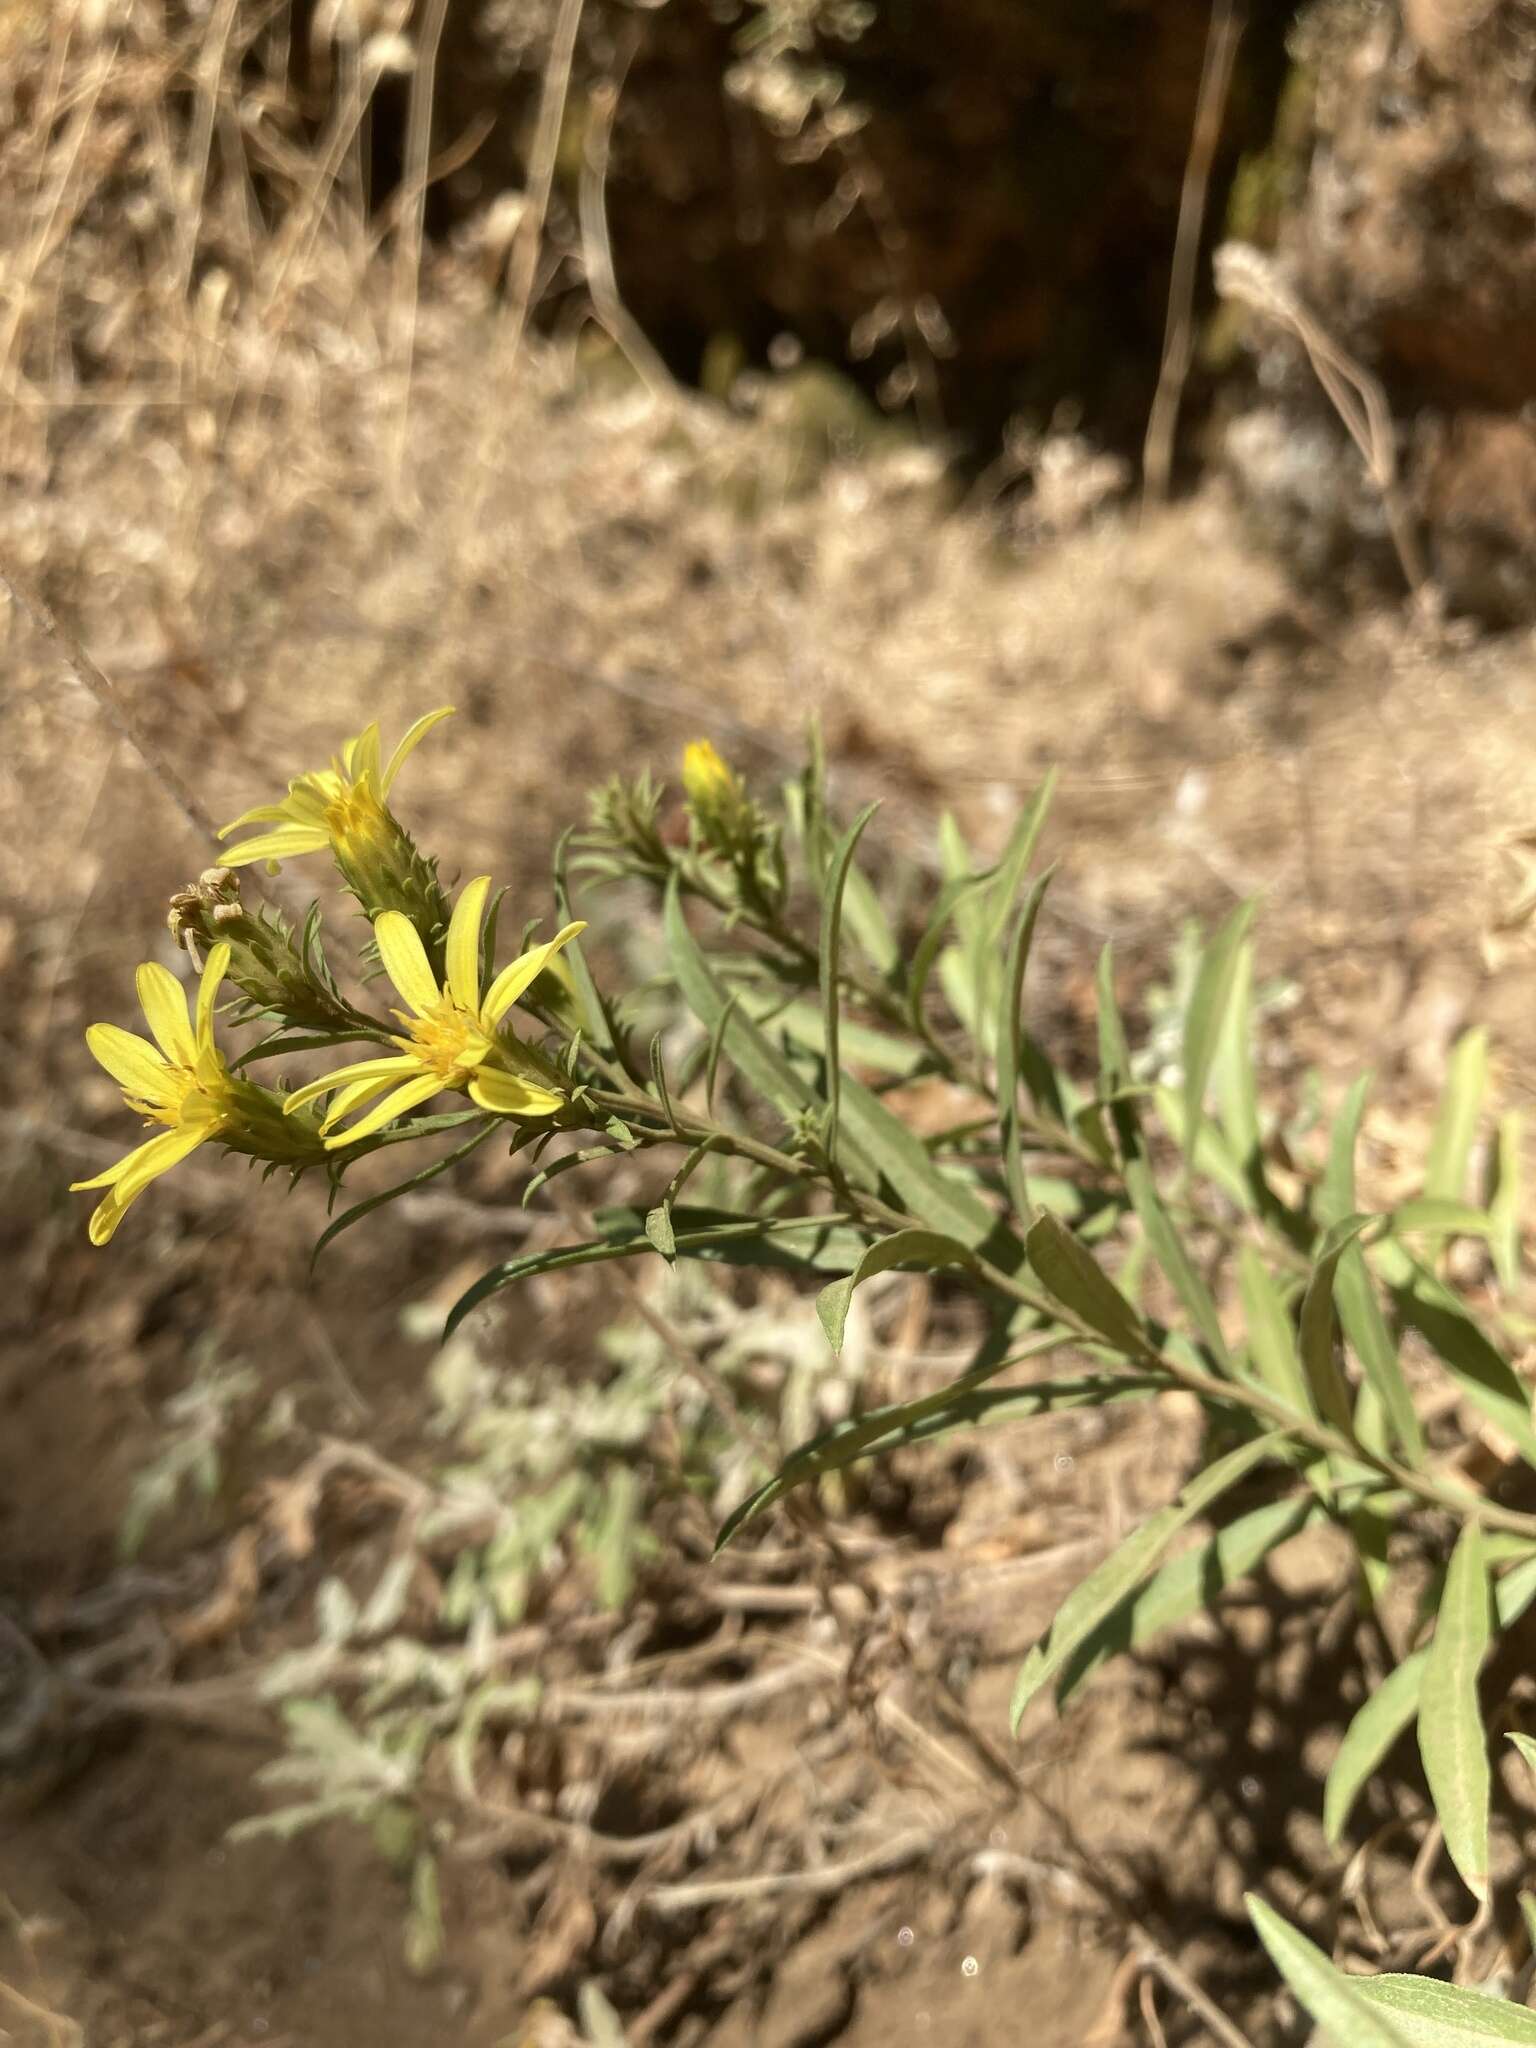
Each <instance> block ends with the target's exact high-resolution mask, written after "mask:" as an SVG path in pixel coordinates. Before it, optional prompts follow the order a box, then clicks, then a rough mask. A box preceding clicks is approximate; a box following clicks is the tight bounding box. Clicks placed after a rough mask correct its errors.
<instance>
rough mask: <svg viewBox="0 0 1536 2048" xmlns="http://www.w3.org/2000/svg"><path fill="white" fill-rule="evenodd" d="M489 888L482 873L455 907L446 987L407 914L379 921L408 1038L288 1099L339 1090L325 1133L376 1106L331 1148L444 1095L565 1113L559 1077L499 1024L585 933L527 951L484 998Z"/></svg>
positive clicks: (299, 1103) (510, 1112) (571, 929)
mask: <svg viewBox="0 0 1536 2048" xmlns="http://www.w3.org/2000/svg"><path fill="white" fill-rule="evenodd" d="M490 886H491V878H490V876H489V875H477V876H476V877H475V879H474V880H473V881H472V882H466V883H465V885H464V889H463V892H462V893H461V895H460V897H459V900H458V902H457V904H456V905H455V906H454V911H453V916H452V919H451V920H450V922H449V925H448V940H447V948H446V958H447V975H446V985H445V986H443V987H439V986H438V981H437V977H436V976H435V975H434V974H433V972H432V967H431V963H430V962H429V961H428V959H427V953H426V948H425V947H424V946H423V945H422V943H421V938H420V935H419V934H418V932H417V930H416V927H415V926H414V925H413V924H412V923H411V921H410V919H409V918H408V917H404V916H402V915H401V914H400V913H399V912H398V911H394V910H386V911H385V912H384V914H383V916H382V917H380V918H379V919H378V921H377V922H376V923H375V925H374V928H373V931H374V938H375V939H376V941H377V943H378V948H379V958H380V959H381V960H382V961H383V963H384V968H385V972H386V973H387V974H388V975H389V978H390V980H391V981H392V982H393V983H394V985H395V987H396V989H398V991H399V993H400V995H401V997H402V999H403V1000H404V1001H405V1003H406V1005H407V1008H406V1009H405V1010H396V1011H395V1013H394V1014H395V1015H396V1016H397V1017H398V1018H399V1020H400V1022H401V1023H402V1024H403V1025H404V1026H405V1031H404V1034H403V1035H402V1036H400V1037H398V1038H396V1040H395V1043H396V1045H398V1046H399V1047H400V1051H399V1053H398V1054H397V1055H389V1056H386V1057H384V1058H382V1059H374V1060H362V1061H360V1062H359V1063H358V1064H357V1065H356V1066H351V1067H343V1068H341V1069H340V1070H339V1071H338V1072H336V1073H334V1074H327V1075H326V1076H324V1078H323V1079H321V1080H318V1081H311V1082H309V1083H308V1084H307V1085H306V1086H305V1087H303V1088H296V1089H295V1090H294V1092H293V1094H292V1095H290V1096H289V1097H288V1098H287V1107H288V1109H289V1110H290V1111H292V1110H296V1109H300V1108H302V1107H303V1106H304V1104H305V1103H308V1102H313V1101H314V1100H315V1099H316V1097H317V1096H321V1095H329V1094H332V1093H333V1092H335V1093H336V1099H335V1101H334V1102H333V1103H332V1104H331V1106H330V1109H329V1111H328V1112H327V1114H326V1118H325V1121H324V1123H323V1124H322V1125H321V1127H320V1128H321V1130H322V1131H323V1132H327V1133H329V1132H331V1131H332V1129H333V1126H335V1125H336V1124H338V1123H340V1121H341V1119H342V1118H343V1117H346V1116H350V1115H351V1113H352V1111H353V1110H355V1109H361V1108H362V1107H363V1105H364V1103H372V1104H373V1107H372V1108H371V1109H369V1110H368V1112H367V1114H366V1115H365V1116H361V1117H359V1118H358V1120H357V1122H356V1123H355V1124H352V1125H351V1126H350V1127H349V1128H348V1129H347V1130H345V1131H337V1132H335V1133H334V1135H330V1136H327V1137H326V1140H325V1142H326V1145H327V1146H328V1147H330V1148H331V1149H332V1150H334V1149H335V1148H336V1147H337V1146H340V1145H350V1144H352V1143H353V1142H354V1141H355V1140H356V1139H358V1138H366V1137H370V1136H371V1135H372V1134H373V1132H375V1131H377V1130H381V1129H382V1128H383V1126H384V1125H385V1124H387V1123H391V1122H393V1120H394V1119H395V1118H396V1117H397V1116H404V1115H405V1113H406V1111H407V1110H411V1109H415V1108H417V1107H418V1106H419V1105H420V1104H421V1103H423V1102H429V1101H430V1100H431V1098H432V1097H433V1096H434V1095H437V1094H439V1093H441V1092H442V1090H444V1089H456V1090H459V1091H461V1092H466V1093H467V1094H468V1095H469V1098H470V1100H471V1101H472V1102H473V1103H475V1104H476V1105H477V1107H479V1108H480V1109H484V1110H488V1111H489V1112H490V1113H491V1114H492V1115H493V1116H513V1117H543V1116H553V1115H554V1114H555V1112H556V1111H557V1110H559V1109H561V1108H563V1107H564V1104H565V1095H564V1094H563V1092H562V1091H561V1089H560V1086H559V1079H560V1077H559V1075H558V1073H557V1072H556V1070H555V1069H554V1068H553V1067H552V1066H551V1065H550V1064H549V1062H548V1061H546V1060H544V1059H543V1058H541V1057H540V1056H539V1054H537V1053H536V1052H534V1051H533V1049H532V1048H531V1047H529V1046H526V1045H523V1044H522V1043H520V1042H519V1040H517V1039H516V1038H514V1037H511V1036H510V1035H507V1034H504V1033H503V1031H502V1029H501V1025H502V1020H503V1019H504V1018H505V1016H506V1014H507V1012H508V1011H509V1010H510V1009H511V1007H512V1005H513V1004H514V1003H515V1002H516V1001H517V1000H518V998H519V997H520V996H522V995H524V994H525V993H526V992H527V990H528V988H529V986H530V984H531V983H532V982H533V981H534V979H535V978H536V976H538V975H539V974H541V973H542V972H543V971H544V969H545V968H546V967H547V966H548V965H549V963H550V961H551V960H553V959H554V957H555V955H556V954H557V953H558V952H559V950H560V948H561V947H562V946H564V945H566V944H568V943H569V941H570V940H572V939H574V938H575V937H576V935H577V933H578V932H583V931H585V930H586V926H585V925H584V924H568V925H567V926H566V927H565V929H564V930H563V931H560V932H557V933H556V934H555V936H554V937H553V938H552V939H550V940H548V941H547V942H546V943H545V944H544V945H542V946H534V947H531V948H530V949H529V951H528V952H526V953H523V954H520V955H519V956H518V958H517V959H516V960H514V961H513V962H512V964H511V966H510V967H504V968H503V969H502V970H501V972H500V974H498V975H497V976H496V978H495V979H494V980H493V981H492V983H491V985H490V987H489V988H488V989H486V990H485V992H484V994H483V995H482V993H481V989H480V927H481V923H482V921H483V919H484V916H485V899H486V894H487V892H488V890H489V889H490ZM336 1091H339V1092H336Z"/></svg>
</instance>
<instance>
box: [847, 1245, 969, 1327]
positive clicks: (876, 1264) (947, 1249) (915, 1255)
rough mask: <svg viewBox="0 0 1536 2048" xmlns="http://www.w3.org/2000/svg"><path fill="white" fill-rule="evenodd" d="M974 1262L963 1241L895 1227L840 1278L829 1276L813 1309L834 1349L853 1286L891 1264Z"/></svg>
mask: <svg viewBox="0 0 1536 2048" xmlns="http://www.w3.org/2000/svg"><path fill="white" fill-rule="evenodd" d="M975 1263H976V1261H975V1259H974V1258H973V1257H972V1256H971V1254H970V1252H969V1251H968V1250H967V1249H966V1247H965V1246H964V1245H963V1244H959V1243H957V1242H956V1240H955V1239H954V1238H952V1237H944V1236H942V1235H941V1234H940V1233H939V1232H938V1231H936V1230H897V1231H894V1232H893V1233H892V1235H891V1236H889V1237H882V1238H881V1239H880V1242H879V1243H878V1244H872V1245H871V1246H870V1247H869V1249H868V1251H866V1252H865V1254H864V1256H863V1257H862V1258H861V1259H860V1260H859V1263H858V1264H857V1265H856V1266H855V1267H854V1269H853V1271H852V1272H851V1273H850V1274H849V1275H848V1276H847V1278H846V1279H843V1280H833V1281H830V1282H829V1283H828V1285H827V1286H825V1287H823V1289H822V1290H821V1292H820V1294H818V1295H817V1297H816V1313H817V1315H818V1316H819V1317H820V1318H821V1327H822V1328H823V1329H824V1330H825V1331H826V1333H827V1342H828V1343H829V1344H830V1345H831V1346H832V1349H833V1350H834V1351H841V1350H842V1348H843V1333H844V1331H845V1330H846V1328H847V1326H848V1310H849V1308H850V1307H851V1305H852V1302H853V1290H854V1289H855V1288H856V1287H858V1286H860V1285H861V1284H862V1283H863V1282H864V1281H865V1280H869V1279H872V1278H873V1277H874V1275H875V1274H876V1273H888V1272H890V1270H891V1268H892V1267H893V1266H911V1267H913V1268H915V1269H916V1271H918V1272H919V1273H933V1272H937V1271H938V1269H939V1268H940V1267H941V1266H973V1265H974V1264H975Z"/></svg>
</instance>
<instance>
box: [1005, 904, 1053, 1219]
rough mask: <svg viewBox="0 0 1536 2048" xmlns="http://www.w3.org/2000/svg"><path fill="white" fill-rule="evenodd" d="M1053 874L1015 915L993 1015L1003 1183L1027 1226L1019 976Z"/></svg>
mask: <svg viewBox="0 0 1536 2048" xmlns="http://www.w3.org/2000/svg"><path fill="white" fill-rule="evenodd" d="M1054 872H1055V870H1054V869H1053V868H1047V869H1046V871H1045V873H1044V874H1043V875H1042V876H1041V877H1040V879H1039V880H1038V881H1037V882H1036V883H1035V884H1034V886H1033V888H1031V890H1030V892H1029V894H1028V896H1026V897H1025V899H1024V908H1023V909H1022V910H1021V911H1020V912H1019V920H1018V923H1017V924H1016V925H1015V926H1014V931H1013V937H1012V939H1011V940H1010V941H1009V944H1008V958H1007V961H1006V962H1005V964H1004V967H1003V993H1002V1000H1001V1003H1000V1005H999V1008H998V1013H997V1100H998V1106H999V1108H1000V1109H1001V1110H1002V1125H1003V1166H1004V1170H1005V1172H1006V1175H1007V1180H1008V1196H1009V1200H1010V1201H1011V1202H1012V1203H1013V1213H1014V1215H1015V1216H1017V1217H1018V1218H1019V1220H1020V1221H1021V1222H1024V1221H1027V1219H1028V1216H1029V1210H1030V1203H1029V1188H1028V1185H1027V1183H1026V1181H1025V1178H1024V1139H1023V1132H1022V1130H1021V1128H1020V1121H1019V1079H1020V1075H1019V1056H1020V1053H1021V1051H1022V1048H1023V1044H1024V1017H1023V1008H1024V971H1025V969H1026V968H1027V967H1028V965H1029V949H1030V946H1031V945H1032V943H1033V941H1034V936H1035V921H1036V919H1037V918H1038V917H1039V915H1040V905H1041V902H1042V901H1043V900H1044V897H1045V892H1046V890H1047V889H1048V888H1049V887H1050V884H1051V876H1052V875H1053V874H1054Z"/></svg>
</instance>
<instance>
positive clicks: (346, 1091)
mask: <svg viewBox="0 0 1536 2048" xmlns="http://www.w3.org/2000/svg"><path fill="white" fill-rule="evenodd" d="M411 1071H412V1072H413V1073H420V1072H421V1069H420V1067H419V1066H417V1065H415V1064H414V1063H413V1064H412V1068H411ZM399 1079H400V1076H399V1074H398V1073H396V1074H374V1075H371V1076H370V1077H369V1078H368V1079H367V1080H364V1081H349V1082H348V1083H347V1085H346V1087H345V1088H343V1089H342V1091H341V1093H340V1094H339V1095H338V1096H337V1098H336V1100H335V1101H334V1102H333V1103H332V1104H331V1106H330V1108H329V1109H328V1110H327V1111H326V1113H325V1121H324V1123H322V1124H321V1126H320V1129H321V1131H322V1132H325V1133H329V1132H330V1131H331V1130H332V1129H333V1128H334V1127H335V1126H336V1125H337V1124H339V1123H345V1122H346V1120H347V1118H348V1117H349V1116H350V1115H351V1114H352V1112H353V1110H355V1109H361V1108H362V1106H363V1104H364V1103H365V1102H372V1101H373V1099H374V1097H375V1096H378V1095H382V1094H383V1093H384V1091H385V1089H386V1088H393V1087H394V1085H395V1083H396V1082H397V1081H398V1080H399Z"/></svg>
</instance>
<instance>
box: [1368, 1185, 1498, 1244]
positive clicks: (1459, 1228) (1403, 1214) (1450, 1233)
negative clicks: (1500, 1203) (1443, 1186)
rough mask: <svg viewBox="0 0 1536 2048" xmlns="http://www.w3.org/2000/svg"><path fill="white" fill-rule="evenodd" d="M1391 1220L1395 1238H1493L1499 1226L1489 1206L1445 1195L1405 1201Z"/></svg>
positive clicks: (1393, 1213) (1389, 1221)
mask: <svg viewBox="0 0 1536 2048" xmlns="http://www.w3.org/2000/svg"><path fill="white" fill-rule="evenodd" d="M1387 1221H1388V1225H1389V1227H1390V1229H1391V1232H1392V1235H1393V1236H1394V1237H1492V1236H1493V1234H1494V1230H1495V1227H1496V1226H1495V1224H1494V1220H1493V1218H1492V1216H1491V1215H1490V1214H1489V1213H1488V1211H1487V1210H1486V1209H1477V1208H1474V1207H1473V1205H1472V1204H1471V1203H1470V1202H1451V1201H1447V1200H1446V1198H1445V1197H1444V1196H1443V1195H1420V1196H1419V1197H1418V1199H1417V1200H1416V1201H1412V1202H1403V1203H1401V1204H1400V1205H1399V1207H1397V1208H1396V1209H1394V1210H1393V1211H1392V1212H1391V1215H1390V1216H1389V1217H1388V1219H1387Z"/></svg>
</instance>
